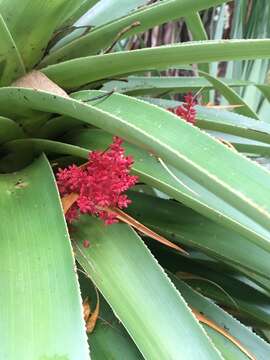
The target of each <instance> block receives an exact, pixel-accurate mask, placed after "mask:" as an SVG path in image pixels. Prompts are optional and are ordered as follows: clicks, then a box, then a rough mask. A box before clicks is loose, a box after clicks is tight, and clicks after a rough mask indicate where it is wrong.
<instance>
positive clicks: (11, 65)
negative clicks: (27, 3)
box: [0, 7, 25, 86]
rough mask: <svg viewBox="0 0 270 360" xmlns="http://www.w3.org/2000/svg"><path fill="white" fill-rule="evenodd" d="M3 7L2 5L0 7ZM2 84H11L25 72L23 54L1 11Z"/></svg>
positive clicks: (0, 49)
mask: <svg viewBox="0 0 270 360" xmlns="http://www.w3.org/2000/svg"><path fill="white" fill-rule="evenodd" d="M0 9H1V7H0ZM0 37H1V44H0V51H1V53H0V85H1V86H5V85H9V84H10V83H11V81H12V80H15V79H16V78H17V77H19V76H21V75H23V74H24V73H25V69H24V64H23V62H22V59H21V55H20V54H19V52H18V49H17V47H16V45H15V43H14V41H13V39H12V36H11V34H10V32H9V30H8V28H7V26H6V24H5V21H4V19H3V17H2V15H1V12H0Z"/></svg>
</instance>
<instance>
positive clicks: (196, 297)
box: [171, 275, 270, 360]
mask: <svg viewBox="0 0 270 360" xmlns="http://www.w3.org/2000/svg"><path fill="white" fill-rule="evenodd" d="M171 279H172V281H173V283H174V284H175V286H176V287H177V289H178V290H179V291H180V292H181V294H182V295H183V297H184V298H185V300H186V301H187V303H188V305H189V306H192V307H194V308H195V309H197V310H198V311H200V312H201V314H202V315H204V316H206V317H207V318H209V319H211V320H212V321H213V322H215V323H216V324H218V325H219V326H220V327H222V328H224V329H225V331H227V332H229V334H231V335H232V336H234V337H235V338H236V339H237V340H239V341H240V342H241V344H242V345H243V346H244V347H245V349H247V350H248V351H249V352H250V353H252V354H253V355H254V357H255V358H256V359H257V360H264V359H266V358H267V357H268V356H269V353H270V346H269V344H267V343H266V342H265V341H263V340H262V339H261V338H259V337H258V336H257V335H256V334H255V333H253V332H252V331H251V330H250V329H248V328H247V327H245V326H243V325H242V324H241V323H240V322H239V321H238V320H236V319H234V318H233V317H232V316H230V315H229V314H228V313H226V312H225V311H224V310H222V309H221V308H220V307H218V306H217V305H215V304H214V303H213V302H212V301H210V300H209V299H207V298H205V297H203V296H202V295H200V294H199V293H198V292H196V291H194V290H192V289H191V288H190V287H189V286H188V285H186V284H185V283H184V282H183V281H181V280H180V279H178V278H176V277H175V276H173V275H171ZM204 328H205V330H206V331H207V333H208V335H209V336H210V337H211V339H212V341H213V342H214V343H215V344H216V346H217V347H218V349H219V350H220V352H221V353H222V354H223V356H224V357H225V358H228V359H230V358H232V359H235V360H238V359H246V356H244V354H243V353H241V351H240V350H239V349H237V348H236V346H235V345H233V344H232V343H231V342H230V341H229V340H228V339H226V338H225V337H224V336H222V335H220V334H218V333H217V332H215V331H212V330H211V329H210V328H209V327H208V326H204ZM241 355H242V356H241Z"/></svg>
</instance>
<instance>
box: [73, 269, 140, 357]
mask: <svg viewBox="0 0 270 360" xmlns="http://www.w3.org/2000/svg"><path fill="white" fill-rule="evenodd" d="M79 282H80V288H81V292H82V297H83V299H88V303H89V305H90V308H91V310H92V311H93V310H94V309H95V307H96V304H97V290H96V288H95V287H94V285H93V283H92V281H91V280H90V279H89V277H86V276H85V273H82V272H80V273H79ZM98 298H99V304H100V305H99V316H98V319H97V322H96V325H95V327H94V330H93V331H92V333H90V334H88V342H89V346H90V349H91V360H100V359H102V360H103V359H104V360H111V359H115V360H117V359H128V360H143V357H142V355H141V353H140V352H139V350H138V348H137V347H136V345H135V344H134V342H133V341H132V339H131V338H130V336H129V335H128V333H127V331H126V330H125V328H124V327H123V325H122V324H121V323H120V322H119V320H118V319H117V317H116V316H115V315H114V313H113V311H112V309H111V308H110V306H109V305H108V303H107V302H106V301H105V299H104V297H103V296H102V295H101V294H100V293H99V292H98Z"/></svg>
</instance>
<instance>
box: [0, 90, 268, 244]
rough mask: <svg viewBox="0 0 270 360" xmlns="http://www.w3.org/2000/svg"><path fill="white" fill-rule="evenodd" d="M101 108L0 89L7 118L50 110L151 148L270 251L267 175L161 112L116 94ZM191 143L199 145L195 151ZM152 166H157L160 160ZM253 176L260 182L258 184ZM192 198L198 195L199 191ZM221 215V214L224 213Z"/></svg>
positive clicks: (86, 95) (82, 95)
mask: <svg viewBox="0 0 270 360" xmlns="http://www.w3.org/2000/svg"><path fill="white" fill-rule="evenodd" d="M98 93H99V92H98ZM15 94H16V95H15ZM90 94H91V95H90ZM96 94H97V92H88V91H87V92H82V93H79V94H77V96H78V97H79V98H81V99H89V98H90V96H94V97H95V96H96ZM97 103H98V106H99V108H96V107H94V106H90V105H86V104H85V103H83V102H81V101H76V100H72V99H66V98H63V97H58V96H55V95H51V94H48V93H45V92H39V91H32V90H29V89H16V88H13V89H9V88H6V89H4V88H2V89H0V105H1V111H2V112H4V113H5V114H6V115H8V114H10V113H13V114H14V112H15V111H16V112H19V113H22V112H23V111H25V109H29V107H32V108H33V109H35V110H40V111H42V110H44V111H47V112H48V111H49V110H50V111H51V112H53V113H62V114H65V115H68V116H71V117H73V118H77V119H80V120H82V121H84V122H86V123H91V124H93V125H95V126H98V127H101V128H103V129H106V130H107V131H109V132H110V133H112V134H117V135H119V136H122V137H123V138H125V139H126V140H128V141H130V142H132V143H134V144H137V145H138V146H140V147H143V148H147V150H148V151H149V152H150V153H154V154H155V156H159V157H161V158H163V159H164V161H166V162H168V164H171V165H172V166H174V167H175V168H176V169H178V170H177V171H180V172H181V173H182V174H183V176H185V177H187V179H188V181H191V183H192V182H195V183H196V184H197V185H196V186H195V193H196V187H197V188H198V190H199V192H201V190H200V189H202V190H203V191H202V192H205V191H208V194H209V195H211V196H212V197H216V196H218V197H219V198H220V199H221V200H222V202H221V203H224V205H225V208H226V207H228V205H229V206H230V210H229V212H231V211H233V213H231V214H230V215H232V214H237V220H238V224H237V222H236V221H235V220H233V223H234V226H235V227H236V228H237V229H238V230H239V231H240V228H241V231H243V233H244V234H245V235H246V236H247V237H248V238H249V239H250V240H252V241H255V242H256V244H257V245H258V246H260V247H263V248H265V249H266V250H267V249H269V217H270V216H269V213H268V211H269V207H270V205H269V204H268V200H267V196H266V194H268V192H269V186H270V185H269V173H268V171H266V170H265V169H263V168H261V167H260V166H258V165H256V164H254V163H252V162H250V161H249V160H247V159H245V158H244V157H242V156H240V155H239V154H237V153H234V152H233V151H231V150H230V149H228V148H227V147H226V146H224V145H222V144H221V143H219V142H217V141H216V140H215V139H213V138H211V137H210V136H207V135H206V134H204V133H202V132H200V131H199V130H198V129H197V128H196V127H193V126H190V125H189V124H187V123H186V122H184V121H180V120H179V118H177V117H176V116H174V115H173V114H171V113H169V112H167V111H164V110H162V109H159V108H158V107H155V106H152V105H149V104H146V103H144V102H142V101H139V100H136V99H132V98H129V97H127V96H124V95H116V94H114V95H112V96H110V97H109V98H107V99H106V100H104V99H102V100H101V101H99V100H97ZM115 104H117V106H115ZM138 114H139V115H140V116H138ZM179 138H181V141H179ZM191 142H193V143H194V142H195V143H196V146H192V147H190V146H189V144H190V143H191ZM152 158H153V157H152ZM209 158H211V162H209V161H208V159H209ZM153 161H154V162H156V161H157V160H156V159H155V157H154V158H153ZM221 163H222V164H223V165H222V166H220V164H221ZM233 169H241V172H239V174H238V176H237V177H235V176H234V175H233V171H234V170H233ZM250 173H252V174H253V176H255V177H256V184H254V181H253V179H252V178H251V177H250ZM192 194H193V196H194V192H193V193H192V192H191V193H190V195H192ZM207 196H208V195H207ZM198 200H199V199H198ZM199 201H200V200H199ZM214 201H216V200H214ZM221 203H220V205H221ZM222 212H223V211H222V209H221V211H219V213H222ZM239 213H240V216H239ZM226 216H227V214H226ZM223 220H224V218H223ZM239 224H241V225H240V226H239ZM243 225H244V226H243ZM244 228H245V230H244Z"/></svg>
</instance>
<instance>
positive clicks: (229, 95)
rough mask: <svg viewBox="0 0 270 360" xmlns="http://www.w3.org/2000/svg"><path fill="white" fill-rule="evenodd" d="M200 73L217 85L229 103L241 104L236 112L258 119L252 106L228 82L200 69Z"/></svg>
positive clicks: (216, 87)
mask: <svg viewBox="0 0 270 360" xmlns="http://www.w3.org/2000/svg"><path fill="white" fill-rule="evenodd" d="M200 74H201V75H203V76H204V77H205V78H206V79H207V80H208V81H209V82H210V83H211V84H212V85H213V86H214V87H215V89H216V90H217V91H218V92H219V93H220V94H221V95H223V96H224V98H225V99H226V100H227V101H228V102H229V104H231V105H241V106H240V107H239V108H236V109H235V112H237V113H238V114H242V115H245V116H249V117H251V118H254V119H258V116H257V114H256V113H255V112H254V111H253V110H252V108H251V107H250V106H249V105H248V104H247V103H246V102H245V101H244V100H243V99H242V98H241V96H239V95H238V94H237V93H236V92H235V91H234V90H232V89H230V87H229V86H228V85H227V84H225V83H224V82H223V81H221V80H220V79H217V78H215V77H214V76H211V75H209V74H207V73H205V72H203V71H200Z"/></svg>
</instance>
